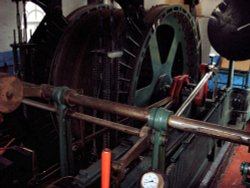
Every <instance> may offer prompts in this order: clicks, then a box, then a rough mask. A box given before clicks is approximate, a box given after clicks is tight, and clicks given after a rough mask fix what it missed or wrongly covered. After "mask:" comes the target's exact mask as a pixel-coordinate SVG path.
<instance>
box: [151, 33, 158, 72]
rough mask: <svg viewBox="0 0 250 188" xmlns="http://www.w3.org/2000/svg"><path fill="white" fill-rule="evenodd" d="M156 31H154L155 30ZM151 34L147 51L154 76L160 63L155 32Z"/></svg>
mask: <svg viewBox="0 0 250 188" xmlns="http://www.w3.org/2000/svg"><path fill="white" fill-rule="evenodd" d="M155 33H156V32H155ZM155 33H154V34H153V35H152V37H151V39H150V41H149V52H150V57H151V64H152V68H153V74H154V77H155V76H156V74H158V72H159V70H160V67H161V66H160V65H161V57H160V50H159V46H158V42H157V38H156V34H155Z"/></svg>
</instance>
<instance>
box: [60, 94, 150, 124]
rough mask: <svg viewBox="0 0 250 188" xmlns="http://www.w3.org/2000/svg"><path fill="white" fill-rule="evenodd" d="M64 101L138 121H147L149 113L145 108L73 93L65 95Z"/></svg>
mask: <svg viewBox="0 0 250 188" xmlns="http://www.w3.org/2000/svg"><path fill="white" fill-rule="evenodd" d="M64 100H65V102H66V103H67V104H69V105H72V104H76V105H80V106H84V107H87V108H92V109H96V110H101V111H104V112H109V113H113V114H117V115H120V116H125V117H130V118H134V119H137V120H140V121H147V120H148V115H149V113H148V110H147V109H145V108H138V107H135V106H129V105H126V104H120V103H116V102H112V101H108V100H103V99H98V98H94V97H88V96H84V95H79V94H78V93H76V92H75V91H73V92H68V93H66V96H65V97H64Z"/></svg>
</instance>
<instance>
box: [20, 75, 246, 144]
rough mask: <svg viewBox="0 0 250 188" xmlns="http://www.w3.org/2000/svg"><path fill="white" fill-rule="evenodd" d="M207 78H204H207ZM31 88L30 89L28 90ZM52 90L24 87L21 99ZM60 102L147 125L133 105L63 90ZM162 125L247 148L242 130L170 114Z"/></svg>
mask: <svg viewBox="0 0 250 188" xmlns="http://www.w3.org/2000/svg"><path fill="white" fill-rule="evenodd" d="M209 76H210V75H208V76H207V77H209ZM28 88H31V89H28ZM53 89H54V87H52V86H49V85H41V86H40V87H39V86H35V85H28V84H26V85H25V86H24V96H36V97H42V98H51V97H52V95H53ZM64 102H65V103H66V104H68V105H80V106H83V107H87V108H92V109H96V110H100V111H103V112H109V113H113V114H117V115H121V116H124V117H130V118H133V119H136V120H140V121H143V122H147V121H148V118H149V110H148V109H146V108H138V107H134V106H129V105H126V104H120V103H116V102H111V101H107V100H103V99H97V98H94V97H88V96H84V95H80V94H78V93H77V92H76V91H74V90H70V89H69V90H67V92H65V95H64ZM24 103H26V104H28V105H31V103H32V102H31V101H27V100H24ZM33 106H36V107H41V108H43V109H47V110H50V111H54V109H53V108H50V107H49V106H41V105H39V104H35V103H34V104H33ZM68 115H69V116H70V117H74V118H77V119H79V120H85V121H88V122H93V123H96V124H99V125H102V126H104V127H108V128H111V129H116V130H119V131H122V132H127V133H128V134H132V135H139V132H140V130H139V129H136V128H133V127H130V126H126V125H122V124H119V123H114V122H109V121H107V120H105V121H104V120H101V119H98V118H95V117H92V116H87V115H85V114H80V113H76V112H75V113H71V114H68ZM166 126H169V127H172V128H175V129H179V130H182V131H186V132H190V133H195V134H201V135H205V136H209V137H213V138H218V139H222V140H226V141H230V142H233V143H238V144H243V145H247V146H249V144H250V133H247V132H245V131H242V130H236V129H232V128H228V127H224V126H220V125H217V124H212V123H207V122H203V121H197V120H193V119H189V118H184V117H178V116H175V115H171V116H170V117H169V119H168V120H166Z"/></svg>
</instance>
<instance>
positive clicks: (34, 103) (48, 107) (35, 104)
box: [22, 99, 57, 112]
mask: <svg viewBox="0 0 250 188" xmlns="http://www.w3.org/2000/svg"><path fill="white" fill-rule="evenodd" d="M22 103H23V104H26V105H29V106H33V107H36V108H39V109H43V110H48V111H50V112H56V111H57V109H56V108H55V107H54V106H52V105H48V104H43V103H40V102H37V101H34V100H30V99H23V100H22Z"/></svg>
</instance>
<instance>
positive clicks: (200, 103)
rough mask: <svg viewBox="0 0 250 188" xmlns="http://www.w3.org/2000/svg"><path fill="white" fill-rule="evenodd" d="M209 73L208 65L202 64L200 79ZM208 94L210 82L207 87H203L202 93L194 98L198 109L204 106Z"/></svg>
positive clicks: (206, 84)
mask: <svg viewBox="0 0 250 188" xmlns="http://www.w3.org/2000/svg"><path fill="white" fill-rule="evenodd" d="M207 71H208V65H207V64H201V65H200V78H202V77H203V76H204V75H205V74H206V73H207ZM207 93H208V81H207V82H206V83H205V85H204V86H203V87H202V89H201V90H200V92H199V93H198V94H197V96H196V97H195V98H194V105H195V106H198V107H201V106H203V105H204V103H205V100H206V98H207Z"/></svg>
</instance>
